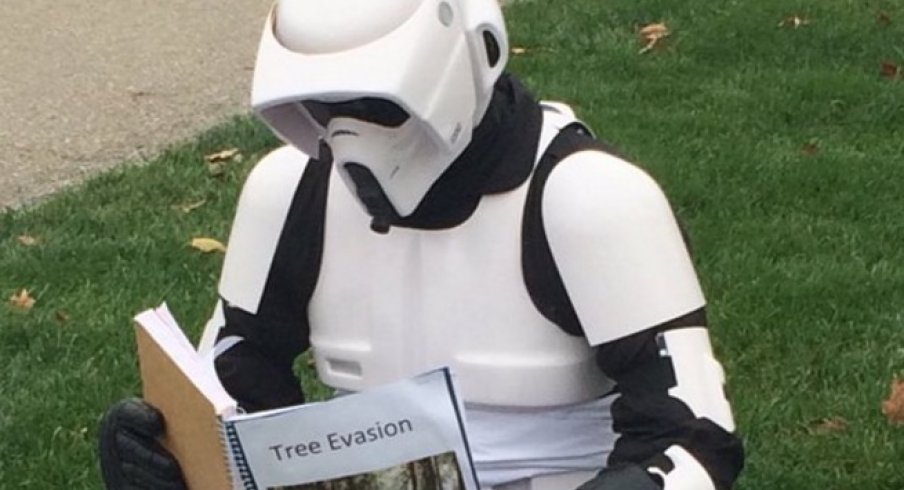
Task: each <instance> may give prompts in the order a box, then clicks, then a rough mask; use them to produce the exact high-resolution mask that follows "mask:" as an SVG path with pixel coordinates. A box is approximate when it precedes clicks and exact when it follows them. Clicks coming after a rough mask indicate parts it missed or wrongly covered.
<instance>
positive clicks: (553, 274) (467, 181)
mask: <svg viewBox="0 0 904 490" xmlns="http://www.w3.org/2000/svg"><path fill="white" fill-rule="evenodd" d="M507 52H508V44H507V39H506V33H505V27H504V24H503V19H502V15H501V12H500V10H499V7H498V3H497V1H496V0H379V1H378V0H367V1H361V0H330V1H328V2H327V1H323V0H282V1H281V2H279V3H278V4H277V5H276V6H275V7H274V9H273V11H272V13H271V16H270V18H269V19H268V21H267V24H266V27H265V29H264V34H263V38H262V41H261V45H260V50H259V53H258V61H257V66H256V70H255V77H254V90H253V97H252V102H253V106H254V109H255V111H256V112H257V114H258V115H259V116H260V117H261V118H262V119H263V120H264V121H265V122H266V123H267V124H268V125H269V126H270V127H271V128H272V129H273V131H274V132H275V133H276V134H277V135H279V136H280V137H281V138H282V139H283V140H284V141H285V142H287V143H288V144H289V145H287V146H285V147H283V148H280V149H278V150H276V151H274V152H272V153H271V154H269V155H268V156H266V157H265V158H264V159H263V160H262V161H261V162H260V163H259V164H258V165H257V167H256V168H255V169H254V170H253V172H252V173H251V175H250V176H249V178H248V181H247V182H246V184H245V188H244V190H243V193H242V197H241V199H240V201H239V205H238V211H237V214H236V218H235V222H234V225H233V230H232V234H231V236H230V240H229V252H228V253H227V256H226V260H225V264H224V269H223V274H222V277H221V281H220V295H221V297H222V301H221V303H220V305H218V308H217V311H216V313H215V315H214V317H213V318H212V319H211V321H210V322H209V324H208V327H207V329H206V331H205V334H204V338H203V339H202V350H209V349H213V350H214V352H215V355H216V365H217V370H218V373H219V375H220V377H221V380H222V381H223V383H224V385H225V386H226V388H227V389H228V390H229V391H230V392H231V393H232V394H233V396H235V397H236V399H237V400H239V401H240V402H241V403H242V404H243V405H244V406H245V407H246V408H248V409H250V410H256V409H261V408H269V407H274V406H280V405H285V404H290V403H300V402H303V400H304V396H303V394H302V393H301V391H300V388H298V383H297V380H296V379H295V378H294V376H293V374H292V362H293V360H294V359H295V358H296V357H297V356H298V355H299V354H300V353H301V352H303V351H304V350H306V349H307V348H308V347H313V357H314V359H315V361H316V367H317V372H318V375H319V377H320V379H321V380H322V381H323V382H324V383H326V384H327V385H329V386H331V387H334V388H336V389H338V390H344V391H356V390H361V389H364V388H367V387H370V386H376V385H379V384H382V383H385V382H388V381H391V380H394V379H398V378H401V377H406V376H412V375H415V374H418V373H421V372H424V371H427V370H429V369H431V368H435V367H438V366H442V365H450V366H451V367H452V368H453V371H454V372H455V373H456V374H457V377H458V380H459V383H460V386H461V389H462V397H463V399H464V400H465V402H466V408H467V410H466V412H467V417H466V418H467V422H468V428H469V436H470V438H471V445H472V449H473V452H474V459H475V465H476V468H477V472H478V477H479V479H480V482H481V485H482V487H483V488H485V489H486V488H491V489H521V488H523V489H534V490H538V489H541V488H556V489H566V490H570V489H572V488H576V487H578V486H579V485H581V484H582V483H583V482H586V481H588V480H591V481H590V482H588V483H586V484H585V485H584V486H583V487H581V488H586V489H598V490H607V489H612V490H631V489H656V488H664V489H665V490H713V489H719V490H726V489H728V488H730V486H731V485H732V482H733V481H734V479H735V478H736V476H737V473H738V472H739V471H740V467H741V464H742V459H743V456H742V452H741V449H740V444H739V442H738V439H737V438H736V437H735V436H733V435H732V431H733V430H734V425H733V421H732V415H731V410H730V407H729V405H728V402H727V401H726V400H725V397H724V395H723V388H722V386H723V373H722V370H721V367H720V365H719V363H718V362H717V361H716V360H715V359H714V357H713V355H712V349H711V347H710V344H709V339H708V334H707V331H706V329H705V314H704V298H703V294H702V292H701V290H700V287H699V284H698V281H697V278H696V275H695V273H694V269H693V266H692V263H691V260H690V258H689V256H688V252H687V249H686V247H685V243H684V240H683V239H682V234H681V232H680V230H679V228H678V226H677V224H676V222H675V219H674V217H673V214H672V212H671V210H670V208H669V205H668V203H667V201H666V199H665V197H664V196H663V194H662V192H661V191H660V189H659V187H658V186H657V185H656V184H655V182H653V180H652V179H650V177H648V176H647V175H646V174H645V173H644V172H642V171H641V170H639V169H638V168H637V167H635V166H633V165H631V164H629V163H627V162H626V161H625V160H623V159H621V158H620V157H618V156H616V155H615V154H614V152H613V151H611V150H610V149H608V148H607V147H605V145H603V144H601V143H599V142H597V141H596V140H595V139H594V138H593V137H592V136H591V135H590V134H589V131H588V130H587V129H586V128H585V127H584V126H583V125H582V124H580V123H579V122H577V121H576V120H575V118H574V115H573V113H572V112H571V110H570V109H569V108H568V107H566V106H564V105H560V104H550V103H543V104H539V103H537V102H536V101H534V100H533V99H532V98H531V96H530V94H529V93H527V91H526V90H525V89H524V88H523V87H522V86H521V85H520V83H519V82H518V81H517V80H516V79H515V78H514V77H511V76H510V75H508V74H505V73H503V69H504V66H505V63H506V59H507ZM613 393H615V396H608V395H610V394H613ZM613 400H615V401H614V402H613ZM607 459H608V461H607ZM604 467H605V468H606V469H605V470H603V471H602V472H601V473H599V472H600V470H601V469H603V468H604ZM597 473H599V476H596V477H595V475H597Z"/></svg>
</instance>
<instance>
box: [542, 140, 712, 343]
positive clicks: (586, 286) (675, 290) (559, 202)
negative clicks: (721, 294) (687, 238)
mask: <svg viewBox="0 0 904 490" xmlns="http://www.w3.org/2000/svg"><path fill="white" fill-rule="evenodd" d="M541 206H542V214H543V222H544V228H545V231H546V236H547V239H548V241H549V246H550V250H551V252H552V255H553V258H554V260H555V263H556V266H557V267H558V269H559V273H560V274H561V276H562V282H563V284H564V286H565V290H566V291H567V293H568V296H569V298H570V299H571V301H572V304H573V305H574V309H575V313H576V314H577V317H578V319H579V320H580V322H581V325H582V327H583V329H584V334H585V335H586V336H587V339H588V340H589V341H590V343H591V345H599V344H601V343H604V342H607V341H611V340H615V339H618V338H620V337H623V336H626V335H630V334H632V333H635V332H638V331H641V330H644V329H646V328H649V327H652V326H655V325H658V324H660V323H663V322H665V321H668V320H671V319H673V318H676V317H679V316H681V315H683V314H686V313H688V312H690V311H694V310H696V309H698V308H700V307H701V306H703V305H704V303H705V301H704V298H703V293H702V291H701V289H700V285H699V283H698V281H697V276H696V273H695V271H694V267H693V263H692V262H691V258H690V255H689V253H688V250H687V247H686V246H685V243H684V240H683V238H682V235H681V231H680V229H679V228H678V224H677V222H676V221H675V217H674V215H673V214H672V210H671V207H670V206H669V203H668V201H667V200H666V197H665V195H664V194H663V192H662V190H661V189H660V188H659V185H657V184H656V182H655V181H654V180H653V179H652V178H651V177H650V176H649V175H647V174H646V173H645V172H644V171H642V170H641V169H639V168H638V167H636V166H634V165H632V164H630V163H628V162H626V161H624V160H622V159H621V158H618V157H616V156H613V155H609V154H607V153H603V152H600V151H594V150H585V151H579V152H577V153H574V154H572V155H569V156H568V157H566V158H565V159H564V160H562V161H561V162H560V163H559V164H558V165H557V166H556V167H555V168H554V169H553V170H552V173H551V174H550V176H549V179H548V180H547V182H546V185H545V189H544V193H543V202H542V205H541Z"/></svg>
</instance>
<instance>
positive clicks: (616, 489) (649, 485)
mask: <svg viewBox="0 0 904 490" xmlns="http://www.w3.org/2000/svg"><path fill="white" fill-rule="evenodd" d="M577 490H662V485H661V484H659V483H657V482H656V481H655V480H654V479H653V477H652V476H650V474H649V473H647V472H646V471H644V469H643V468H641V467H640V466H637V465H633V464H623V465H617V466H614V467H611V468H606V469H604V470H603V471H600V473H599V474H598V475H596V477H595V478H593V479H592V480H590V481H588V482H587V483H585V484H583V485H581V486H580V487H578V488H577Z"/></svg>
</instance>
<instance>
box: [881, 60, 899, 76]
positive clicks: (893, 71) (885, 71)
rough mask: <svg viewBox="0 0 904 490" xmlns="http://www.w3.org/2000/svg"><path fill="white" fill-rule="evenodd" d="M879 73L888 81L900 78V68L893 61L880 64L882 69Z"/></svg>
mask: <svg viewBox="0 0 904 490" xmlns="http://www.w3.org/2000/svg"><path fill="white" fill-rule="evenodd" d="M880 73H881V74H882V76H883V77H885V78H888V79H890V80H897V79H898V78H901V66H900V65H898V64H897V63H895V62H894V61H889V60H886V61H883V62H882V69H881V71H880Z"/></svg>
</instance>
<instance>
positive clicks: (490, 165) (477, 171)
mask: <svg viewBox="0 0 904 490" xmlns="http://www.w3.org/2000/svg"><path fill="white" fill-rule="evenodd" d="M542 122H543V116H542V113H541V109H540V106H539V105H538V104H537V101H536V100H535V99H534V98H533V96H532V95H531V94H530V93H529V92H528V91H527V89H525V88H524V86H523V85H522V84H521V82H520V81H519V80H518V79H516V78H515V77H514V76H512V75H509V74H503V75H502V77H500V79H499V81H498V82H496V86H495V88H494V91H493V97H492V99H491V101H490V105H489V107H488V108H487V113H486V115H485V116H484V118H483V120H482V121H481V122H480V124H479V125H478V126H477V127H476V128H475V129H474V135H473V137H472V139H471V143H470V144H469V145H468V147H467V148H465V150H464V151H463V152H462V154H461V155H460V156H459V157H458V158H457V159H456V160H455V161H454V162H453V163H452V165H450V166H449V168H448V169H447V170H446V171H445V172H444V173H443V174H442V175H441V176H440V178H439V179H438V180H437V181H436V183H434V184H433V187H431V188H430V190H429V191H428V192H427V195H426V196H425V197H424V200H423V201H421V203H420V204H419V205H418V207H417V209H415V210H414V212H413V213H412V214H411V215H409V216H407V217H405V218H401V219H400V220H398V221H397V222H395V223H393V226H401V227H404V228H421V229H442V228H452V227H455V226H457V225H460V224H461V223H463V222H464V221H465V220H467V219H468V218H469V217H470V216H471V214H472V213H473V212H474V210H475V209H477V205H478V204H479V203H480V198H481V197H482V196H484V195H486V194H494V193H498V192H504V191H508V190H512V189H514V188H516V187H518V186H519V185H520V184H521V183H523V182H524V181H525V180H526V179H527V178H528V176H530V174H531V171H532V169H533V163H534V158H535V154H536V152H537V144H538V141H539V136H540V127H541V125H542Z"/></svg>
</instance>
